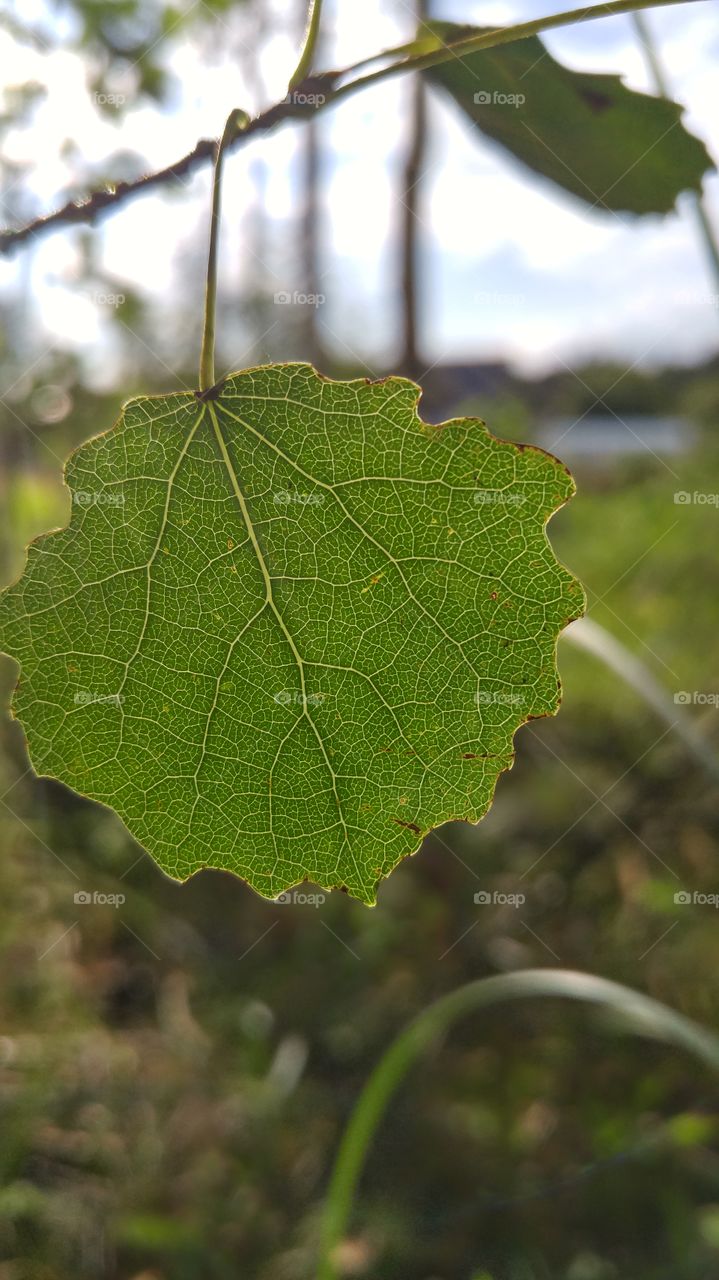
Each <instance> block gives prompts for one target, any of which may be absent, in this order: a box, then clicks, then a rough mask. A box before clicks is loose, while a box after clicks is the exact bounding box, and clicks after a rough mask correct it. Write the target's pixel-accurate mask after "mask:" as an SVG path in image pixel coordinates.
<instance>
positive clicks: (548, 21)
mask: <svg viewBox="0 0 719 1280" xmlns="http://www.w3.org/2000/svg"><path fill="white" fill-rule="evenodd" d="M685 3H687V0H607V3H606V4H595V5H591V6H590V7H586V6H585V7H584V8H582V9H565V10H564V11H563V12H562V13H551V14H548V15H547V16H546V17H544V18H533V19H532V20H531V21H530V22H519V23H516V24H515V25H514V26H511V27H498V28H497V29H496V30H494V31H484V32H482V33H481V34H479V35H476V36H468V37H467V38H466V39H464V40H455V41H453V42H452V43H451V44H446V43H444V42H443V41H441V40H440V38H439V36H437V37H436V38H435V39H436V47H435V48H434V49H432V48H430V49H429V50H428V51H427V52H426V53H416V54H411V55H410V56H409V57H404V58H403V59H402V61H400V62H392V63H391V64H390V65H389V66H388V67H380V68H379V70H377V71H371V72H370V73H369V74H368V75H366V76H359V77H357V78H356V79H354V80H351V81H350V82H349V84H345V85H341V86H340V87H339V88H338V89H335V91H334V93H333V94H332V98H331V101H332V102H336V101H337V99H338V98H341V97H344V96H345V95H346V94H348V93H354V92H355V91H356V90H357V89H364V88H366V86H367V85H368V84H373V83H374V82H375V81H378V80H386V79H388V77H389V76H394V75H397V74H398V73H400V72H402V71H424V70H425V69H426V68H427V67H435V66H438V65H439V63H441V62H448V61H449V59H450V58H462V57H465V56H466V55H467V54H470V53H478V52H479V51H480V50H481V49H494V48H495V47H496V46H497V45H500V44H512V43H513V42H514V41H515V40H526V39H527V37H529V36H536V35H539V34H540V32H542V31H551V30H553V28H554V27H564V26H572V25H574V24H575V23H578V22H592V21H593V20H594V19H595V18H611V17H612V16H616V15H617V14H621V13H634V12H635V11H636V10H637V9H659V8H664V7H666V6H667V5H670V4H685ZM429 43H431V41H430V38H429V37H427V38H426V39H425V37H421V38H420V40H419V41H415V42H414V43H413V44H410V45H398V46H397V48H396V49H386V50H385V51H384V53H383V54H381V55H380V56H381V57H384V58H388V57H392V56H393V55H394V54H406V53H407V51H408V50H410V51H411V50H412V49H413V48H417V47H419V48H424V47H425V46H426V45H427V44H429ZM367 61H368V59H365V63H366V62H367ZM362 65H363V64H362V63H358V66H362ZM353 70H354V68H353V67H348V68H347V69H346V71H345V73H344V74H348V73H349V72H351V71H353Z"/></svg>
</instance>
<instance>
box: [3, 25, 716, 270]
mask: <svg viewBox="0 0 719 1280" xmlns="http://www.w3.org/2000/svg"><path fill="white" fill-rule="evenodd" d="M688 3H692V0H607V2H606V3H604V4H598V5H592V6H591V7H589V8H587V7H585V8H583V9H571V10H568V11H567V12H565V13H557V14H550V15H549V16H547V17H544V18H537V19H535V20H533V21H531V22H523V23H519V24H518V25H516V26H511V27H501V28H499V29H498V30H496V31H485V32H482V33H481V34H478V35H476V36H471V37H469V38H468V39H463V40H459V41H456V42H455V43H453V44H439V45H438V47H437V48H428V43H429V44H431V39H430V41H429V42H428V40H427V39H420V40H418V41H416V42H414V43H413V44H409V45H403V46H400V47H399V48H398V49H388V50H386V51H385V52H384V53H382V54H378V55H377V57H376V58H372V59H365V60H363V62H361V63H357V64H356V66H351V67H345V68H343V69H342V70H338V71H324V72H321V73H319V74H315V75H311V76H308V77H307V78H306V79H305V80H304V81H302V83H301V84H298V85H295V86H294V91H293V92H292V93H290V94H288V96H287V97H286V98H285V99H283V101H282V102H277V103H275V104H274V106H271V107H268V108H267V110H266V111H262V112H260V114H259V115H258V116H255V117H254V118H253V119H252V120H250V122H249V124H248V125H247V127H246V128H245V129H244V130H243V131H242V132H241V133H240V132H238V134H237V136H236V137H235V138H233V139H231V140H230V141H229V142H228V144H227V150H228V151H230V150H234V149H235V148H236V147H239V146H241V145H244V143H246V142H247V141H248V140H249V139H250V138H251V137H253V136H254V135H255V134H258V133H267V132H269V131H270V130H272V129H275V128H277V127H278V126H279V125H281V124H284V123H285V121H288V120H298V119H302V118H303V117H304V118H307V117H310V116H312V115H313V113H314V112H316V111H319V110H323V109H324V108H325V107H330V106H332V105H333V104H334V103H335V102H337V101H339V100H340V99H342V98H344V97H347V96H348V95H349V94H351V93H355V92H357V91H358V90H359V89H363V88H365V87H366V86H367V85H369V84H373V83H376V82H377V81H379V80H383V79H387V78H388V77H389V76H393V75H397V74H401V73H403V72H405V71H421V70H423V69H424V68H426V67H430V66H435V65H436V64H437V63H439V62H447V61H449V59H450V58H457V57H462V56H464V55H466V54H470V53H477V52H479V51H480V50H481V49H491V48H493V47H494V46H495V45H499V44H509V43H512V42H513V41H515V40H523V39H526V38H527V37H528V36H532V35H538V34H539V33H540V32H542V31H547V30H550V29H552V28H554V27H560V26H570V25H572V24H574V23H577V22H589V21H591V20H592V19H594V18H603V17H611V16H612V15H613V14H620V13H632V12H634V11H636V10H638V9H651V8H660V7H664V6H665V5H668V4H688ZM397 54H401V55H404V56H403V57H402V58H401V60H400V61H398V62H393V63H391V64H390V66H388V67H382V68H380V69H379V70H377V71H373V72H370V73H369V74H367V75H363V76H356V75H355V73H356V71H357V70H358V69H359V67H361V66H366V65H367V62H368V61H370V62H374V61H377V60H379V59H381V58H387V57H393V56H395V55H397ZM352 75H355V78H354V79H350V80H349V82H348V83H344V84H340V83H339V82H340V81H345V80H346V79H347V77H348V76H350V77H351V76H352ZM305 99H307V101H304V100H305ZM216 145H217V143H216V139H214V138H201V139H200V141H199V142H198V143H197V145H196V146H195V147H194V148H193V150H192V151H189V152H188V153H187V155H185V156H182V157H181V158H180V159H179V160H176V161H175V162H174V164H171V165H168V166H167V168H165V169H158V170H157V171H156V172H155V173H149V174H145V175H143V176H142V177H140V178H135V179H134V180H133V181H132V182H118V183H117V185H115V186H112V187H108V188H105V190H103V191H95V192H94V193H93V194H92V195H90V196H88V197H87V199H85V200H70V201H68V203H67V204H65V205H63V206H62V208H60V209H56V210H55V212H54V213H49V214H45V215H44V216H43V217H39V218H35V219H33V221H31V222H28V223H27V224H26V225H25V226H23V227H18V228H17V229H15V230H12V229H10V230H6V231H0V255H3V256H7V255H9V254H11V253H12V252H13V251H14V250H15V249H17V248H19V247H20V245H22V244H24V243H25V242H26V241H28V240H30V239H32V238H34V237H36V236H41V235H46V234H47V233H48V232H50V231H54V230H55V229H56V228H57V227H60V226H72V225H75V224H77V223H94V222H96V221H97V220H98V218H99V217H101V216H102V215H103V214H105V213H107V212H108V211H112V210H115V209H117V208H119V207H120V206H122V205H124V204H126V203H127V201H128V200H131V199H134V197H135V196H139V195H143V194H144V193H146V192H148V191H153V190H155V188H157V187H163V186H166V185H168V184H170V183H172V182H178V181H182V180H183V179H185V178H188V177H191V176H192V175H193V174H194V173H195V171H196V170H197V169H199V168H200V167H201V166H202V165H205V164H210V163H212V161H213V160H214V157H215V149H216Z"/></svg>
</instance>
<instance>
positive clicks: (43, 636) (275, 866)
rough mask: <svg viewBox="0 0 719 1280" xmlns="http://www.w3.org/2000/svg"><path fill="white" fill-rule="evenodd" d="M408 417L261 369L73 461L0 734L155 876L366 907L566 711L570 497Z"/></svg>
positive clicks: (22, 594) (19, 586) (564, 481)
mask: <svg viewBox="0 0 719 1280" xmlns="http://www.w3.org/2000/svg"><path fill="white" fill-rule="evenodd" d="M418 396H419V389H418V388H417V387H416V386H415V385H414V384H413V383H411V382H408V381H406V380H405V379H401V378H387V379H384V380H383V381H381V382H367V381H366V380H357V381H353V382H330V381H328V380H327V379H325V378H322V377H321V376H320V375H319V374H317V373H316V372H315V371H314V370H313V369H312V368H311V367H310V366H309V365H303V364H289V365H268V366H266V367H263V368H258V369H250V370H247V371H245V372H242V373H237V374H234V375H232V376H231V377H230V378H229V379H228V380H227V381H226V383H225V384H224V387H223V389H222V392H221V396H220V398H219V399H218V400H216V401H214V402H212V401H208V402H207V403H204V404H200V403H198V400H197V399H196V398H195V395H194V394H192V393H189V392H188V393H187V394H181V395H171V396H160V397H152V398H142V399H137V400H132V401H131V402H130V403H129V404H128V405H127V406H126V407H125V410H124V412H123V414H122V416H121V418H120V420H119V421H118V423H117V424H116V425H115V426H114V427H113V428H112V430H111V431H109V432H107V433H106V434H105V435H101V436H98V437H97V438H96V439H94V440H91V441H90V442H89V443H88V444H85V445H83V446H82V447H81V448H80V449H79V450H78V451H77V452H76V453H75V454H74V455H73V456H72V458H71V459H70V461H69V463H68V466H67V473H66V475H67V483H68V485H69V487H70V489H71V491H72V495H73V507H72V519H71V522H70V525H69V527H68V528H67V529H65V530H63V531H62V532H59V533H52V534H48V535H45V536H44V537H42V538H40V539H38V541H36V542H35V543H33V544H31V546H30V548H29V552H28V561H27V566H26V569H25V573H24V575H23V576H22V577H21V578H20V580H19V581H18V582H17V583H16V584H15V585H14V586H13V587H11V588H9V589H8V591H7V592H6V594H5V598H4V608H3V610H2V621H1V622H0V642H1V643H2V647H3V649H4V650H5V651H6V652H7V653H9V654H10V655H12V656H13V657H14V658H15V659H16V660H17V661H18V662H19V663H20V665H21V680H20V684H19V687H18V691H17V693H16V696H15V705H14V710H15V713H16V715H17V717H18V718H19V719H20V721H21V722H22V724H23V725H24V727H25V729H26V732H27V737H28V742H29V748H30V753H31V758H32V761H33V764H34V766H35V768H36V769H37V771H38V772H39V773H42V774H49V775H50V776H52V777H55V778H58V779H60V780H61V781H62V782H65V783H66V784H67V785H69V786H71V787H73V788H74V789H75V790H76V791H79V792H81V793H82V794H83V795H86V796H89V797H91V798H92V799H94V800H99V801H101V802H103V803H104V804H107V805H110V806H112V808H113V809H115V810H116V811H117V813H119V814H120V816H121V817H122V819H123V821H124V822H125V823H126V825H127V827H128V828H129V830H130V831H131V832H132V834H133V835H134V836H135V837H136V838H137V839H138V840H139V841H140V842H141V844H143V845H144V847H145V848H146V849H147V850H148V851H149V852H150V853H151V854H152V856H153V857H154V858H155V859H156V860H157V862H158V863H159V864H160V866H161V867H162V868H163V870H164V871H166V872H167V873H168V874H169V875H171V876H174V877H177V878H186V877H187V876H189V875H191V874H193V872H195V871H198V870H199V869H200V868H201V867H206V866H212V867H221V868H224V869H226V870H228V871H233V872H235V873H236V874H237V875H240V876H242V877H243V878H244V879H245V880H247V881H248V882H249V883H250V884H251V885H252V887H253V888H254V889H256V890H257V891H258V892H259V893H261V894H263V895H265V896H266V897H275V896H276V895H277V894H279V893H280V892H281V891H283V890H285V889H287V888H288V887H289V886H291V885H294V884H297V883H298V882H300V881H302V880H303V879H304V878H308V879H310V880H312V881H314V882H315V883H317V884H320V885H322V886H324V887H327V888H333V887H337V886H341V887H345V888H346V889H347V890H348V892H349V893H350V894H353V895H354V896H356V897H358V898H360V899H362V900H363V901H365V902H373V901H374V897H375V888H376V885H377V883H378V881H379V880H380V879H381V878H382V877H383V876H385V875H387V874H388V873H389V871H391V869H392V868H393V867H394V866H395V865H396V864H397V863H398V862H399V860H400V859H401V858H402V857H404V856H406V855H407V854H411V853H414V852H415V851H416V850H417V848H418V847H419V844H420V842H421V839H422V836H423V835H424V834H425V833H426V832H428V831H430V830H431V829H432V828H434V827H437V826H439V825H440V824H441V823H443V822H446V821H447V820H449V819H454V818H463V819H467V820H470V821H477V820H478V819H479V818H480V817H481V816H482V815H483V814H484V812H485V811H486V809H487V807H488V806H489V804H490V801H491V798H492V793H493V790H494V786H495V783H496V780H497V776H498V774H499V773H500V772H501V771H502V770H503V769H507V768H509V767H510V765H511V763H512V736H513V733H514V731H515V730H516V728H517V727H518V726H519V725H520V724H521V723H523V722H524V721H525V720H527V719H528V718H529V717H530V716H542V715H551V714H553V713H554V712H555V711H556V709H557V704H558V680H557V673H556V667H555V651H556V640H557V635H558V632H559V630H560V628H561V627H562V626H564V624H565V623H566V622H567V621H568V620H569V619H571V618H575V617H577V615H578V614H579V613H580V612H581V610H582V606H583V597H582V592H581V588H580V587H579V584H578V583H577V582H576V581H575V580H574V579H573V578H572V577H571V575H570V574H569V573H568V572H567V571H566V570H565V569H564V568H563V567H562V566H560V565H559V564H558V563H557V561H556V559H555V557H554V555H553V553H552V550H551V547H550V545H549V542H548V540H547V537H546V533H545V524H546V521H547V519H548V518H549V516H550V515H551V514H552V512H553V511H555V510H556V509H557V508H558V507H559V506H561V504H562V503H563V502H565V501H566V499H567V498H568V497H569V496H570V495H571V493H572V491H573V485H572V480H571V477H570V475H569V473H568V472H567V471H566V470H565V468H564V467H563V466H562V465H561V463H559V462H557V460H556V459H555V458H552V457H550V456H549V455H548V454H546V453H543V452H542V451H541V450H539V449H533V448H527V447H522V446H519V445H515V444H510V443H508V442H507V441H501V440H496V439H495V438H494V437H493V436H491V435H490V434H489V433H488V431H487V429H486V427H485V426H484V425H483V424H482V423H481V422H479V421H477V420H472V419H457V420H455V421H452V422H448V423H445V424H444V425H442V426H439V427H436V426H428V425H427V424H426V423H424V422H422V421H421V419H420V418H419V417H418V415H417V410H416V405H417V399H418Z"/></svg>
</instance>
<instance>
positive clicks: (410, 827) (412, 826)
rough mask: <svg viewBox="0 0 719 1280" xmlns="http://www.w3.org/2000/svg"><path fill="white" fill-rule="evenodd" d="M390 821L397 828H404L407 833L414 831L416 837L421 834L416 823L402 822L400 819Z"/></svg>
mask: <svg viewBox="0 0 719 1280" xmlns="http://www.w3.org/2000/svg"><path fill="white" fill-rule="evenodd" d="M392 821H393V822H396V823H397V826H398V827H406V828H407V830H408V831H414V833H415V835H417V836H421V834H422V830H421V828H420V827H418V826H417V823H416V822H403V821H402V819H401V818H393V819H392Z"/></svg>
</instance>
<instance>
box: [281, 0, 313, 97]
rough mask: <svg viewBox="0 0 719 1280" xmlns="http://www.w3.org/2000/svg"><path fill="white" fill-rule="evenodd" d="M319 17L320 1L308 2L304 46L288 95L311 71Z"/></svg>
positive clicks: (288, 88)
mask: <svg viewBox="0 0 719 1280" xmlns="http://www.w3.org/2000/svg"><path fill="white" fill-rule="evenodd" d="M321 16H322V0H310V7H309V11H308V13H307V26H306V28H305V39H304V44H303V46H302V52H301V54H300V59H299V62H298V63H297V66H296V67H295V69H294V71H293V73H292V75H291V77H290V82H289V84H288V86H287V91H288V93H291V92H292V90H293V89H296V88H297V86H298V84H302V81H303V80H305V79H306V78H307V76H308V75H309V74H310V72H311V71H312V70H313V66H312V62H313V59H314V56H315V49H316V48H317V37H318V35H319V31H320V17H321Z"/></svg>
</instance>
